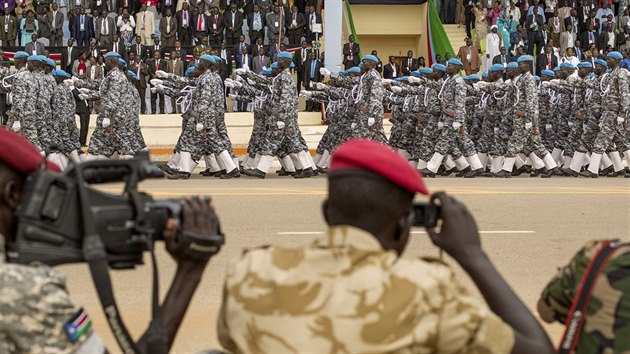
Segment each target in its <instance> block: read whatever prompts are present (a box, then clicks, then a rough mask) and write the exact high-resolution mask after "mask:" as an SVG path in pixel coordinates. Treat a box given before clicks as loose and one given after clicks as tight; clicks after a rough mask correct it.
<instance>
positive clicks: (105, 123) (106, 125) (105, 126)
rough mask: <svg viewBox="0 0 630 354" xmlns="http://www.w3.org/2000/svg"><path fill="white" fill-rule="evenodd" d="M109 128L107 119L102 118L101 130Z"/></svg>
mask: <svg viewBox="0 0 630 354" xmlns="http://www.w3.org/2000/svg"><path fill="white" fill-rule="evenodd" d="M107 127H109V118H104V119H103V128H107Z"/></svg>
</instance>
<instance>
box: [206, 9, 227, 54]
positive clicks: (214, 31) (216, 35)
mask: <svg viewBox="0 0 630 354" xmlns="http://www.w3.org/2000/svg"><path fill="white" fill-rule="evenodd" d="M223 19H224V17H223V15H221V14H220V13H219V8H218V7H216V6H215V7H213V8H212V14H211V15H210V18H209V22H210V34H209V36H208V37H209V38H208V42H209V44H210V46H212V47H218V46H220V45H221V43H222V42H223V39H224V38H223V32H224V29H225V23H224V20H223Z"/></svg>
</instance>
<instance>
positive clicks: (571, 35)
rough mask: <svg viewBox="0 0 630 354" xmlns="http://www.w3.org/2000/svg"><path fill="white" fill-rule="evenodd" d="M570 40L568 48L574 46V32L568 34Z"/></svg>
mask: <svg viewBox="0 0 630 354" xmlns="http://www.w3.org/2000/svg"><path fill="white" fill-rule="evenodd" d="M567 37H568V40H567V48H573V47H574V45H573V33H570V34H569V35H568V36H567Z"/></svg>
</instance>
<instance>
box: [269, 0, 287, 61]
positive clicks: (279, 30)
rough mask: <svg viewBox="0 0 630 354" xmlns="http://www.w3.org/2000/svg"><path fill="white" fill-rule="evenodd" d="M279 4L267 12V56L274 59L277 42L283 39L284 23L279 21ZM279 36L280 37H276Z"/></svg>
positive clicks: (276, 51)
mask: <svg viewBox="0 0 630 354" xmlns="http://www.w3.org/2000/svg"><path fill="white" fill-rule="evenodd" d="M280 20H281V19H280V6H278V5H276V6H274V7H273V12H271V13H269V14H267V38H268V39H269V57H271V58H272V59H271V60H274V58H275V57H276V54H277V53H278V42H280V43H282V42H283V40H284V35H285V33H284V23H282V22H281V21H280ZM279 36H281V37H280V38H278V37H279Z"/></svg>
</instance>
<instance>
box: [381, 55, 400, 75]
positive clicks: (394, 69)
mask: <svg viewBox="0 0 630 354" xmlns="http://www.w3.org/2000/svg"><path fill="white" fill-rule="evenodd" d="M399 76H400V65H398V64H396V61H395V60H394V57H393V56H390V57H389V63H387V64H386V65H385V66H384V67H383V78H384V79H390V80H393V79H395V78H397V77H399Z"/></svg>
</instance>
